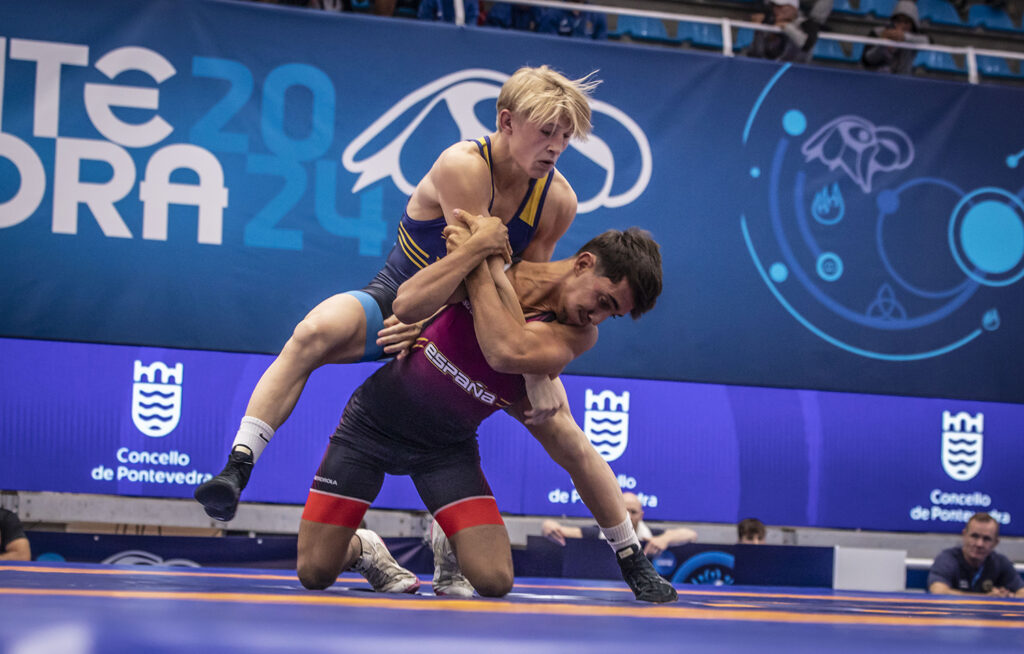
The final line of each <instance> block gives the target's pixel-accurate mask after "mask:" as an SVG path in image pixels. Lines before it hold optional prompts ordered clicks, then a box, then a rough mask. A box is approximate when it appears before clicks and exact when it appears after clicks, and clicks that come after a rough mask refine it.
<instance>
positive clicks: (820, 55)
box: [812, 39, 860, 61]
mask: <svg viewBox="0 0 1024 654" xmlns="http://www.w3.org/2000/svg"><path fill="white" fill-rule="evenodd" d="M858 45H860V44H858ZM812 54H813V56H814V58H815V59H819V60H823V61H859V60H860V56H857V58H853V57H852V56H851V55H848V54H846V50H844V49H843V44H842V43H840V42H839V41H833V40H832V39H818V42H817V43H815V44H814V52H813V53H812Z"/></svg>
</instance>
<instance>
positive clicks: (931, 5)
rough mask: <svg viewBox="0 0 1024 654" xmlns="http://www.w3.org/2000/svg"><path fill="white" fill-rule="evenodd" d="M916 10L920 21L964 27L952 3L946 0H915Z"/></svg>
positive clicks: (964, 24)
mask: <svg viewBox="0 0 1024 654" xmlns="http://www.w3.org/2000/svg"><path fill="white" fill-rule="evenodd" d="M917 11H918V13H919V14H920V16H921V21H922V22H925V23H931V24H932V25H952V26H954V27H966V23H964V21H963V20H961V19H960V14H958V13H956V9H954V8H953V5H951V4H949V3H948V2H946V0H917Z"/></svg>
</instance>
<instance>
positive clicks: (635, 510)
mask: <svg viewBox="0 0 1024 654" xmlns="http://www.w3.org/2000/svg"><path fill="white" fill-rule="evenodd" d="M622 499H623V501H624V502H625V503H626V510H627V511H628V512H629V519H630V521H631V522H632V523H633V530H634V531H636V536H637V538H639V539H640V540H642V541H647V545H645V546H644V554H646V555H647V556H657V555H658V554H661V553H662V551H664V550H666V549H668V548H669V547H672V546H673V545H683V544H685V543H692V542H694V541H696V540H697V532H695V531H694V530H692V529H688V528H686V527H676V528H675V529H651V528H650V527H648V526H647V525H646V524H644V521H643V517H644V507H643V505H641V503H640V498H639V497H637V496H636V495H635V494H634V493H623V494H622ZM655 532H656V533H655ZM541 533H543V534H544V538H547V539H548V540H550V541H552V542H555V543H558V544H559V545H563V546H564V545H565V539H566V538H604V536H603V535H602V533H601V529H600V527H598V526H597V525H594V526H592V527H569V526H566V525H562V524H559V523H558V522H555V521H554V520H545V521H544V522H542V523H541Z"/></svg>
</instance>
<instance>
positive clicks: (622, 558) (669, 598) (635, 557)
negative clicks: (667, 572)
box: [615, 545, 679, 604]
mask: <svg viewBox="0 0 1024 654" xmlns="http://www.w3.org/2000/svg"><path fill="white" fill-rule="evenodd" d="M615 558H616V560H617V561H618V562H619V567H620V568H622V578H623V579H625V580H626V583H627V584H629V587H630V588H631V589H633V594H634V595H636V598H637V599H638V600H640V601H641V602H657V603H659V604H661V603H664V602H674V601H676V600H677V599H679V594H678V593H676V589H675V588H673V587H672V584H670V583H668V581H666V580H665V578H664V577H662V576H661V575H659V574H658V571H657V570H655V569H654V565H652V564H651V562H650V561H649V560H647V557H646V556H644V553H643V550H641V549H640V548H639V547H638V546H636V545H630V546H629V547H624V548H622V549H621V550H619V551H618V552H616V553H615Z"/></svg>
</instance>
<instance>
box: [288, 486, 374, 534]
mask: <svg viewBox="0 0 1024 654" xmlns="http://www.w3.org/2000/svg"><path fill="white" fill-rule="evenodd" d="M368 508H370V503H369V502H365V501H363V500H357V499H355V498H353V497H342V496H341V495H331V494H330V493H324V492H321V491H318V490H312V489H311V490H310V491H309V497H307V498H306V508H304V509H303V510H302V519H303V520H309V521H310V522H320V523H323V524H325V525H338V526H339V527H350V528H352V529H359V523H360V522H362V521H363V516H364V515H366V509H368Z"/></svg>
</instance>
